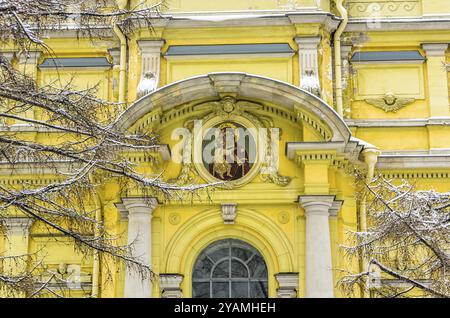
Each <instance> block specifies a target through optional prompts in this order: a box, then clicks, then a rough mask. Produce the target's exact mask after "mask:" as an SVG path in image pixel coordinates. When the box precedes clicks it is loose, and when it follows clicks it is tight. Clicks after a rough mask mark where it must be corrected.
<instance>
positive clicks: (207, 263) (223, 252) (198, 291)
mask: <svg viewBox="0 0 450 318" xmlns="http://www.w3.org/2000/svg"><path fill="white" fill-rule="evenodd" d="M192 297H194V298H266V297H267V266H266V263H265V262H264V259H263V257H262V256H261V254H260V253H259V252H258V251H257V250H256V249H255V248H253V247H252V246H250V245H249V244H247V243H244V242H242V241H239V240H233V239H228V240H222V241H218V242H215V243H213V244H211V245H210V246H208V247H207V248H206V249H205V250H204V251H203V252H202V253H201V254H200V256H199V257H198V259H197V261H196V262H195V265H194V271H193V274H192Z"/></svg>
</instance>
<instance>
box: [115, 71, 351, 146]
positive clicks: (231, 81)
mask: <svg viewBox="0 0 450 318" xmlns="http://www.w3.org/2000/svg"><path fill="white" fill-rule="evenodd" d="M227 95H230V96H234V97H235V98H236V99H243V100H250V101H257V102H261V103H265V102H266V103H270V104H275V105H277V106H278V107H281V108H283V109H285V110H286V111H289V112H291V113H297V115H298V116H299V117H303V115H309V114H311V115H313V117H315V120H317V121H320V123H315V124H320V125H324V126H326V127H328V128H329V130H330V131H331V132H332V136H331V138H330V141H343V142H345V143H347V142H348V141H349V140H350V137H351V132H350V129H349V128H348V126H347V124H346V123H345V122H344V120H343V119H342V117H340V116H339V115H338V114H337V113H336V112H335V111H334V110H333V109H332V108H331V107H330V106H329V105H328V104H327V103H326V102H325V101H323V100H322V99H320V98H318V97H316V96H315V95H313V94H310V93H309V92H307V91H304V90H302V89H300V88H298V87H295V86H293V85H291V84H288V83H285V82H281V81H277V80H274V79H270V78H266V77H261V76H256V75H249V74H245V73H211V74H207V75H202V76H197V77H192V78H188V79H185V80H182V81H179V82H175V83H172V84H170V85H167V86H165V87H162V88H160V89H158V90H156V91H154V92H152V93H150V94H148V95H146V96H144V97H142V98H141V99H139V100H137V101H136V102H135V103H134V104H133V105H131V106H130V107H129V108H128V109H127V110H126V111H125V112H124V113H123V114H122V116H121V118H120V119H119V121H118V123H117V125H118V127H119V128H120V129H122V130H127V129H130V128H131V127H132V126H133V124H135V123H136V122H137V121H138V120H139V119H141V118H142V117H144V116H145V115H146V114H148V113H150V112H151V111H152V110H154V109H161V110H162V111H163V112H165V111H168V110H170V109H172V108H174V107H176V106H179V105H183V104H186V103H189V102H193V101H214V100H219V99H221V98H222V97H224V96H227Z"/></svg>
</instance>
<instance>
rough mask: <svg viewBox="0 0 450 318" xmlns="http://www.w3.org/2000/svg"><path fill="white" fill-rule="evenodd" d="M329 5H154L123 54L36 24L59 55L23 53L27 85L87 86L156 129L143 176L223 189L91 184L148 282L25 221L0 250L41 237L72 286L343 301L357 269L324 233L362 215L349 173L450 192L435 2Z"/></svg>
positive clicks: (191, 1)
mask: <svg viewBox="0 0 450 318" xmlns="http://www.w3.org/2000/svg"><path fill="white" fill-rule="evenodd" d="M119 2H120V3H121V5H122V6H126V5H133V3H134V2H136V1H134V0H130V1H119ZM342 2H343V1H339V0H337V1H334V0H322V1H317V0H298V1H288V0H280V1H276V0H273V1H269V0H227V1H219V2H216V1H208V0H173V1H169V2H168V4H167V8H165V9H164V12H163V14H162V16H161V17H158V18H155V19H154V22H153V30H151V31H150V30H148V29H146V28H143V29H141V30H135V32H133V33H130V34H126V37H127V43H126V46H125V47H126V50H127V52H126V63H125V64H126V67H124V65H123V63H122V62H121V58H120V56H121V49H122V50H123V49H124V48H123V46H121V43H120V39H118V38H117V37H116V36H115V35H114V34H113V33H112V34H111V35H110V37H109V38H107V39H99V40H96V41H95V43H92V41H89V40H88V39H84V38H77V36H76V34H75V33H71V32H70V31H64V32H59V33H56V32H55V33H54V34H51V36H49V38H48V39H46V41H47V42H48V43H49V45H50V46H51V47H52V49H53V51H54V54H55V56H56V58H55V59H56V61H57V62H58V65H60V67H59V68H58V69H55V63H53V62H52V61H51V60H52V59H53V58H52V57H50V56H47V55H46V54H45V53H43V52H39V51H36V52H31V54H30V55H29V56H28V58H27V61H26V68H27V73H28V74H29V75H30V76H33V77H35V78H36V80H37V81H38V83H40V84H41V85H45V84H46V83H50V82H51V81H52V79H53V78H54V76H56V74H58V75H59V76H61V78H65V77H66V78H71V77H72V75H73V74H75V75H76V76H75V78H74V79H73V81H74V83H75V84H76V85H79V87H81V88H86V85H95V84H97V83H99V84H98V96H99V97H100V98H103V99H106V100H109V101H114V102H117V101H121V102H126V103H127V105H128V106H127V109H125V110H124V115H123V116H122V119H121V122H120V127H121V128H122V129H124V130H128V131H130V132H145V131H150V132H155V131H157V132H158V135H159V138H160V145H159V147H158V148H157V150H155V151H154V153H153V154H152V158H151V160H148V158H145V157H144V156H142V155H140V154H139V153H133V154H130V160H131V161H133V162H135V163H136V164H137V165H139V166H140V167H141V168H142V171H146V173H148V174H149V175H162V177H163V179H164V180H167V181H170V182H174V183H177V184H179V185H188V184H204V183H218V182H219V183H221V182H225V183H226V187H218V188H216V189H214V191H212V192H211V193H209V192H208V193H207V191H205V192H200V193H199V194H198V195H196V196H194V197H193V198H189V199H186V202H181V201H180V200H164V198H161V197H159V196H158V195H157V194H155V195H154V196H151V195H148V194H145V195H144V194H143V193H141V192H140V190H139V189H122V188H120V184H115V183H111V184H105V185H104V186H102V188H101V190H99V193H100V195H99V200H100V201H101V204H100V206H101V213H102V217H103V220H104V221H105V224H106V226H107V227H108V229H109V230H111V231H112V232H114V233H117V234H119V233H123V237H122V238H121V240H122V241H123V243H127V242H134V241H136V243H137V244H136V246H135V247H136V250H135V253H137V255H139V256H141V257H142V259H143V261H145V262H147V263H148V264H149V265H151V266H152V269H153V272H154V274H155V275H154V278H153V279H141V278H140V277H139V276H138V275H136V273H133V272H131V271H129V270H128V269H127V268H125V267H124V266H122V265H121V264H109V265H108V266H106V265H104V264H97V265H95V264H94V262H95V260H93V259H91V258H83V257H82V256H81V255H78V254H77V253H75V252H74V251H73V249H72V248H71V246H70V244H65V243H64V238H60V239H59V240H55V239H54V238H50V237H48V236H47V235H46V234H43V233H40V228H39V226H37V225H36V224H33V223H31V222H29V221H28V220H27V219H25V218H11V219H10V220H7V221H6V223H7V228H8V230H7V236H8V238H7V239H2V240H1V241H0V247H1V249H2V250H8V248H10V249H12V250H13V251H14V252H15V253H16V254H17V253H19V254H20V253H34V252H36V251H39V250H40V247H41V246H43V245H46V246H48V245H51V246H52V248H51V249H49V251H50V252H49V254H48V255H47V257H46V259H45V262H47V263H48V266H50V267H54V268H58V266H60V265H61V264H67V266H75V267H76V268H78V269H79V272H80V273H81V274H80V275H81V285H80V286H81V287H80V288H79V290H76V291H74V295H76V296H80V297H81V296H87V295H91V294H93V295H94V296H96V297H155V298H158V297H232V298H234V297H256V298H258V297H261V298H262V297H292V298H295V297H297V298H303V297H344V296H345V295H344V294H343V292H342V290H340V289H339V287H338V282H339V280H340V278H341V277H342V271H341V270H340V269H347V270H353V271H359V266H361V265H360V264H359V263H358V262H354V263H351V264H348V263H347V260H346V258H345V257H344V256H343V254H342V251H341V250H340V245H342V244H344V243H345V242H346V239H347V236H348V233H349V231H356V230H358V229H361V222H363V220H362V217H361V202H360V201H359V200H358V197H357V193H355V187H354V183H355V181H354V178H355V177H354V175H352V174H351V173H349V172H348V171H349V170H351V169H352V168H358V169H362V170H364V171H365V173H366V174H367V176H368V177H370V176H373V174H374V171H379V172H381V173H382V174H384V175H386V176H388V177H390V178H397V179H414V180H415V181H416V182H417V183H418V185H419V186H420V187H421V188H426V189H430V188H432V189H435V190H437V191H448V189H449V188H450V178H449V175H450V125H449V123H450V107H449V87H450V86H449V83H450V82H449V79H450V77H449V72H448V70H447V69H446V67H445V63H448V62H449V60H450V51H449V43H450V2H449V1H448V0H435V1H430V0H401V1H400V0H391V1H385V0H376V1H367V0H347V1H345V3H344V5H342ZM374 6H376V7H375V9H374ZM121 47H122V48H121ZM0 54H2V55H4V56H6V57H9V58H11V59H14V58H17V55H16V54H15V52H14V51H8V50H6V49H5V50H3V49H2V51H1V52H0ZM24 65H25V61H22V60H21V59H20V58H19V59H18V61H17V67H19V68H21V67H25V66H24ZM121 74H125V75H124V77H125V80H123V79H121ZM10 124H11V125H14V123H10ZM2 129H3V128H2ZM17 129H21V128H20V127H18V128H17ZM24 129H26V128H24ZM36 134H39V132H36ZM208 134H210V136H208ZM212 136H214V138H213V137H212ZM43 138H45V137H43ZM224 158H225V159H230V160H223V159H224ZM0 172H1V175H0V182H10V181H11V180H12V179H14V180H29V179H40V180H41V181H42V182H45V180H51V179H52V175H51V173H50V172H49V174H41V175H30V174H29V173H28V172H26V171H24V172H23V173H22V172H21V171H18V172H15V174H14V175H11V174H10V173H8V171H6V170H5V169H1V170H0ZM21 173H22V174H21ZM24 233H25V234H24ZM8 246H9V247H8ZM94 265H95V266H97V270H95V266H94ZM106 268H108V270H110V271H111V272H112V275H110V277H109V278H108V281H107V282H106V279H105V277H104V276H105V275H102V273H103V271H104V270H107V269H106ZM355 296H356V297H364V296H367V294H364V293H357V294H356V295H355Z"/></svg>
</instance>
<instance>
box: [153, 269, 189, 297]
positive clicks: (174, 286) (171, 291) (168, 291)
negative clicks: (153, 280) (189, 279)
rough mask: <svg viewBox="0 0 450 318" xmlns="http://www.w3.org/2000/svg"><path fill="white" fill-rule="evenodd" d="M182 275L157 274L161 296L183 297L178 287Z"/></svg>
mask: <svg viewBox="0 0 450 318" xmlns="http://www.w3.org/2000/svg"><path fill="white" fill-rule="evenodd" d="M183 278H184V276H183V275H180V274H159V286H160V288H161V296H162V297H163V298H183V292H182V290H181V288H180V285H181V282H182V281H183Z"/></svg>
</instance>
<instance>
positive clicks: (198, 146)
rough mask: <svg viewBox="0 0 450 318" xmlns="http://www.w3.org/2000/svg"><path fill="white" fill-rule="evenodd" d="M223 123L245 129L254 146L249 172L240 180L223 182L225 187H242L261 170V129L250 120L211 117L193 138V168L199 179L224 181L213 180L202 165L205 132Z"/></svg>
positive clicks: (234, 116)
mask: <svg viewBox="0 0 450 318" xmlns="http://www.w3.org/2000/svg"><path fill="white" fill-rule="evenodd" d="M224 122H236V123H238V124H240V125H242V126H243V127H245V128H246V129H248V130H249V132H250V134H251V136H252V138H253V140H254V141H255V144H256V156H255V162H254V163H253V165H252V167H251V168H250V171H249V172H248V173H247V174H246V175H245V176H243V177H242V178H240V179H236V180H232V181H225V182H226V183H227V185H229V186H230V187H232V188H236V187H240V186H243V185H245V184H247V183H249V182H250V181H251V180H252V179H253V178H254V177H255V176H256V175H257V174H258V172H259V171H260V169H261V158H260V153H259V150H260V140H259V138H258V129H260V128H261V127H260V126H259V125H257V124H255V123H254V122H252V121H251V120H249V119H247V118H245V117H242V116H236V115H230V116H229V117H227V118H222V117H213V118H211V119H210V120H208V121H206V122H205V123H204V124H203V126H202V131H201V133H200V134H197V135H195V136H194V142H193V145H192V153H193V159H194V166H195V168H196V169H197V172H198V174H199V175H200V177H202V178H203V179H205V180H206V181H207V182H209V183H216V182H223V181H224V180H221V179H218V178H215V177H214V176H213V175H212V174H211V173H210V172H209V171H208V170H207V169H206V167H205V166H204V164H203V139H204V138H205V136H206V133H207V131H208V130H209V129H210V128H212V127H214V126H216V125H218V124H220V123H224Z"/></svg>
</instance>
